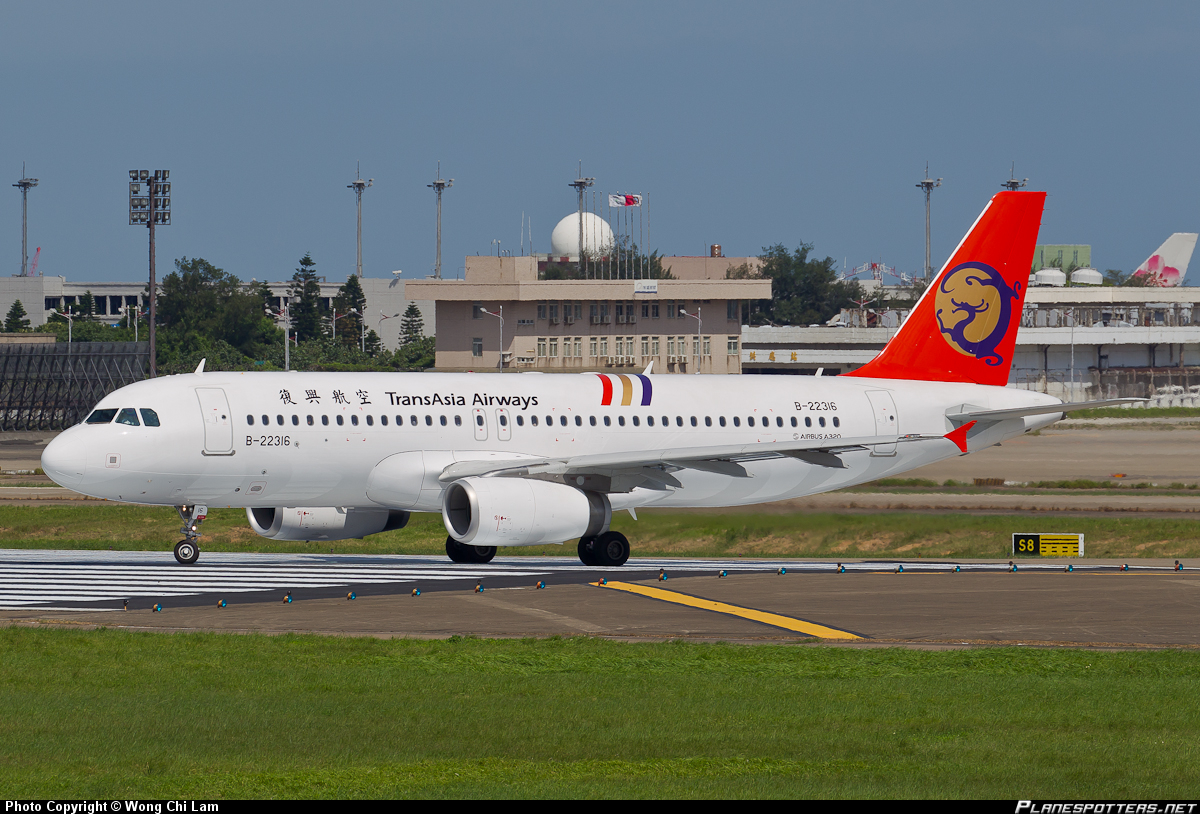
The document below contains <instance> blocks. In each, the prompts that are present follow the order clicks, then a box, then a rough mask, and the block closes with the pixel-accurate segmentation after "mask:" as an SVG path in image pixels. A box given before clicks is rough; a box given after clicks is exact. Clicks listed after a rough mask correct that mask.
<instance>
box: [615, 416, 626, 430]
mask: <svg viewBox="0 0 1200 814" xmlns="http://www.w3.org/2000/svg"><path fill="white" fill-rule="evenodd" d="M617 423H618V424H620V425H621V426H622V427H624V426H625V416H623V415H621V416H617Z"/></svg>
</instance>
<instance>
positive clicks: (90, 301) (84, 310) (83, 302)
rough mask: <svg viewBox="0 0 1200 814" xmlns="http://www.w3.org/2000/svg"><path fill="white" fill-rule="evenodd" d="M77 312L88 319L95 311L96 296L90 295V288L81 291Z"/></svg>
mask: <svg viewBox="0 0 1200 814" xmlns="http://www.w3.org/2000/svg"><path fill="white" fill-rule="evenodd" d="M79 313H80V314H81V315H83V316H84V317H86V318H88V319H91V317H92V315H93V314H95V313H96V298H95V297H93V296H92V292H91V289H89V290H87V291H85V292H83V296H82V297H80V298H79Z"/></svg>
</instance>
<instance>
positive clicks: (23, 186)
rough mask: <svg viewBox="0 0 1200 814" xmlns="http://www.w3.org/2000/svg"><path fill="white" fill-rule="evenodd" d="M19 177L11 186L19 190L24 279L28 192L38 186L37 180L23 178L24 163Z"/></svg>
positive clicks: (25, 273) (25, 270) (27, 238)
mask: <svg viewBox="0 0 1200 814" xmlns="http://www.w3.org/2000/svg"><path fill="white" fill-rule="evenodd" d="M21 176H22V177H21V180H20V181H17V183H15V184H13V186H14V187H17V188H18V189H20V190H21V276H22V277H25V276H28V268H29V236H28V231H29V218H28V208H29V190H30V189H31V188H32V187H36V186H37V185H38V179H36V178H26V177H24V176H25V162H24V161H22V162H21Z"/></svg>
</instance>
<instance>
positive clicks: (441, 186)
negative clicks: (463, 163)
mask: <svg viewBox="0 0 1200 814" xmlns="http://www.w3.org/2000/svg"><path fill="white" fill-rule="evenodd" d="M425 186H427V187H429V188H430V189H432V190H433V191H434V192H436V193H437V260H436V261H434V264H433V279H435V280H440V279H442V193H443V192H445V191H446V190H447V189H449V188H450V187H452V186H454V179H453V178H448V179H446V180H445V181H443V180H442V162H440V161H439V162H438V177H437V180H436V181H434V182H433V183H432V184H426V185H425Z"/></svg>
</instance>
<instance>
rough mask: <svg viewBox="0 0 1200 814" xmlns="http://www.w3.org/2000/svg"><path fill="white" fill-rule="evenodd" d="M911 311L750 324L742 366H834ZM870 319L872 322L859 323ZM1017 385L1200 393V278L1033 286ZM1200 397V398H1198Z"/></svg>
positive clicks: (860, 360) (1077, 397)
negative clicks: (1146, 284) (1155, 283)
mask: <svg viewBox="0 0 1200 814" xmlns="http://www.w3.org/2000/svg"><path fill="white" fill-rule="evenodd" d="M906 316H907V313H906V312H895V311H893V312H883V313H880V314H876V315H872V318H871V319H869V320H867V319H863V312H859V311H847V312H843V314H842V317H841V319H839V320H837V321H836V322H838V323H840V324H841V325H844V326H848V327H840V326H839V327H834V326H822V327H819V328H799V327H781V328H775V327H744V328H743V329H742V353H741V356H742V358H741V362H742V371H743V372H744V373H793V374H808V375H812V374H814V373H815V372H816V371H817V369H823V370H822V373H823V375H836V374H838V373H844V372H847V371H850V370H854V369H855V368H858V367H860V366H862V365H864V364H866V363H867V362H868V361H870V360H871V359H872V358H874V356H875V355H876V354H877V353H879V351H880V350H882V348H883V346H884V345H885V344H886V343H887V341H888V340H889V339H891V337H892V336H893V335H894V334H895V332H896V329H897V327H899V325H900V323H901V322H902V321H903V318H904V317H906ZM866 324H870V325H872V326H873V327H855V326H864V325H866ZM1009 385H1010V386H1013V387H1020V388H1024V389H1031V390H1038V391H1041V392H1045V393H1050V394H1052V395H1055V396H1058V397H1060V398H1065V399H1068V400H1071V401H1081V400H1084V399H1088V398H1119V397H1127V396H1134V397H1145V398H1153V399H1159V400H1161V399H1162V398H1167V399H1168V400H1169V399H1171V398H1175V399H1182V398H1189V399H1196V400H1200V288H1114V287H1091V286H1089V287H1069V288H1030V289H1029V291H1028V292H1027V294H1026V297H1025V309H1024V312H1023V313H1022V318H1021V327H1020V329H1019V330H1018V333H1017V345H1016V349H1015V352H1014V356H1013V363H1012V370H1011V372H1010V374H1009ZM1197 403H1200V401H1197Z"/></svg>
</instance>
